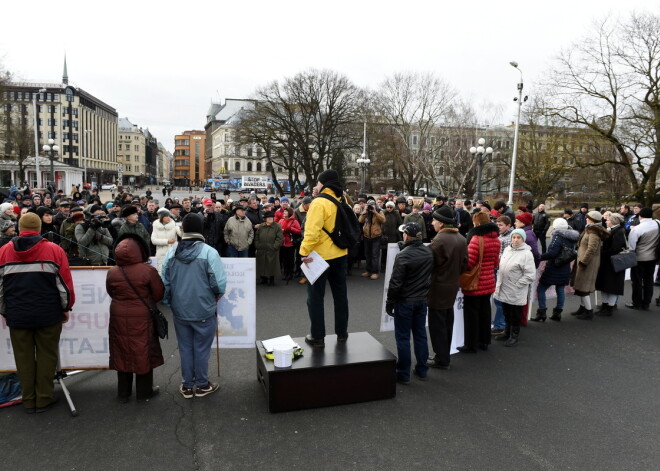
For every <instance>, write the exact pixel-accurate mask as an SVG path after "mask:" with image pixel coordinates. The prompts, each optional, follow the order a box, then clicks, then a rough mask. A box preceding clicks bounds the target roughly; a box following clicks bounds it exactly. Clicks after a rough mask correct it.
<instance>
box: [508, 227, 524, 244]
mask: <svg viewBox="0 0 660 471" xmlns="http://www.w3.org/2000/svg"><path fill="white" fill-rule="evenodd" d="M513 234H518V235H519V236H520V237H522V240H523V242H526V241H527V234H525V231H524V230H522V229H514V230H512V231H511V236H512V237H513Z"/></svg>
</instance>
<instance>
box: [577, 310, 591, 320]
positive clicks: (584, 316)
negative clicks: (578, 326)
mask: <svg viewBox="0 0 660 471" xmlns="http://www.w3.org/2000/svg"><path fill="white" fill-rule="evenodd" d="M576 317H577V318H578V319H580V320H581V321H590V320H592V319H593V318H594V310H593V309H585V310H584V311H582V314H578V315H577V316H576Z"/></svg>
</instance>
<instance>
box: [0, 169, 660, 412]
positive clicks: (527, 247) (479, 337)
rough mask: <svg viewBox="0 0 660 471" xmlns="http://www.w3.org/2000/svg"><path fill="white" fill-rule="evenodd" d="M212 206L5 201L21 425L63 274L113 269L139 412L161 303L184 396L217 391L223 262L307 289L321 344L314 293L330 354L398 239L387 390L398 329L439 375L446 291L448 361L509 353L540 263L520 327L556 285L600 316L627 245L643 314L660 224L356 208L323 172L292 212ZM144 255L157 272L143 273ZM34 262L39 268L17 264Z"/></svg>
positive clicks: (1, 303) (498, 206)
mask: <svg viewBox="0 0 660 471" xmlns="http://www.w3.org/2000/svg"><path fill="white" fill-rule="evenodd" d="M223 196H224V198H216V196H215V194H211V195H210V197H208V198H201V199H194V198H182V199H181V201H179V200H178V199H177V198H167V199H166V200H165V201H163V203H162V205H161V203H160V202H159V201H158V199H157V198H154V196H153V195H152V194H151V192H149V191H147V192H145V193H144V194H141V195H132V194H130V193H126V192H124V193H121V194H119V195H118V196H117V197H116V198H114V199H113V200H112V201H102V200H101V198H100V196H99V194H98V193H97V192H96V190H92V191H91V192H89V193H87V192H85V193H80V192H78V191H72V192H71V194H70V195H65V194H64V193H63V192H62V191H57V192H55V194H53V193H51V192H45V193H41V194H40V193H33V192H30V191H29V190H25V191H23V192H20V191H18V190H17V189H12V192H11V193H10V195H9V196H8V197H6V198H5V199H4V201H3V202H2V203H1V204H0V293H1V295H0V313H1V314H2V315H4V316H5V317H6V318H7V324H8V326H9V328H10V334H11V340H12V345H13V347H14V352H15V359H16V363H17V368H18V372H19V376H20V378H21V382H22V383H23V387H24V394H23V400H24V406H25V407H26V411H27V412H29V413H32V412H42V411H45V410H48V408H49V407H50V406H51V405H52V404H53V403H54V402H55V399H54V397H53V389H52V381H49V380H52V377H50V378H49V380H46V379H45V377H46V376H49V375H48V374H45V373H44V371H50V372H51V373H52V370H53V369H54V368H55V362H56V360H57V351H56V348H57V341H58V340H59V335H60V332H61V324H62V323H64V322H66V321H67V320H68V317H69V311H70V310H71V308H72V306H73V303H74V301H75V294H74V292H73V286H72V281H71V274H70V272H69V267H70V266H107V265H111V266H113V267H112V268H111V269H110V270H109V272H108V277H107V286H106V288H107V291H108V293H109V295H110V297H111V299H112V304H111V308H110V328H109V336H110V339H109V340H110V367H111V368H113V369H115V370H116V371H117V375H118V389H117V391H118V393H117V394H118V398H119V400H120V402H127V401H128V400H129V398H130V396H131V393H132V387H133V380H134V379H135V386H136V397H137V399H138V400H148V399H150V398H151V397H153V396H154V395H155V394H157V393H158V388H157V387H156V386H154V385H153V369H154V368H156V367H157V366H159V365H161V364H163V357H162V352H161V350H160V344H159V341H158V337H157V335H156V330H155V327H154V323H153V321H152V315H153V311H154V310H156V309H157V308H156V305H157V303H158V302H160V301H163V302H165V303H167V304H168V305H170V306H171V308H172V311H173V319H174V327H175V330H176V334H177V341H178V344H179V350H180V355H181V365H182V383H181V386H180V393H181V395H182V396H183V397H184V398H186V399H189V398H192V397H202V396H205V395H208V394H211V393H213V392H215V391H217V390H218V388H219V386H218V384H216V383H212V382H211V381H210V380H209V377H208V359H209V354H210V350H211V345H212V342H213V336H214V334H215V331H216V327H217V319H216V305H217V301H218V300H219V299H220V297H221V296H222V295H223V294H224V291H225V287H226V276H225V274H224V270H223V267H222V263H221V257H254V258H255V259H256V267H257V281H258V282H259V283H261V284H263V285H267V286H272V285H274V284H275V280H276V279H281V280H283V281H285V282H287V283H288V282H289V281H290V280H293V279H294V278H297V279H298V282H299V283H300V284H307V294H308V300H307V306H308V310H309V317H310V334H309V335H307V336H306V339H305V340H306V342H307V343H308V344H309V345H311V346H312V347H323V346H324V345H325V343H324V338H325V336H326V334H325V323H324V312H323V310H324V308H323V306H324V295H325V285H326V283H329V284H330V287H331V290H332V295H333V298H334V304H335V307H334V309H335V313H334V314H335V316H334V317H335V333H336V335H337V342H338V343H342V342H346V341H347V340H348V335H349V334H348V299H347V290H346V277H347V276H349V275H351V274H352V269H354V268H360V267H361V266H362V261H363V260H364V263H365V267H364V272H362V273H361V276H363V277H365V278H369V279H370V280H377V279H379V277H380V275H381V274H382V273H384V271H385V263H386V254H387V246H388V244H389V243H399V246H400V248H401V251H400V253H399V254H398V255H397V257H396V260H395V263H394V268H393V272H392V277H391V279H390V284H389V287H388V293H387V301H386V312H387V313H388V314H390V315H392V316H393V317H394V323H395V337H396V343H397V350H398V361H397V379H398V381H399V382H401V383H404V384H407V383H408V382H410V376H411V368H412V360H411V354H410V337H411V334H412V337H413V340H414V351H415V357H416V365H415V367H414V368H412V373H413V374H414V375H416V376H417V377H418V378H419V379H421V380H424V379H426V378H427V377H428V370H429V368H439V369H448V368H449V366H450V347H451V343H452V332H453V324H454V310H453V309H454V303H455V300H456V297H457V294H458V290H459V288H460V289H461V290H462V293H463V296H464V306H463V315H464V326H465V327H464V328H465V331H464V339H465V340H464V345H462V346H460V347H459V348H458V350H459V351H460V352H462V353H477V351H478V350H482V351H487V350H488V347H489V345H490V344H491V338H494V339H495V340H496V341H502V342H503V343H504V345H505V346H509V347H512V346H515V345H516V344H517V343H518V342H519V338H520V331H521V327H522V326H524V325H526V323H527V319H528V317H530V316H529V315H528V312H527V305H528V300H529V299H530V287H531V286H532V284H533V282H534V281H535V279H536V277H537V269H538V268H539V266H540V265H541V263H542V262H545V263H544V264H543V267H542V268H543V270H542V273H541V275H540V278H539V281H538V285H537V292H536V294H537V297H538V309H537V310H536V312H535V314H534V316H533V317H531V320H532V321H536V322H545V321H546V319H547V318H548V315H547V310H548V302H547V299H546V291H547V290H548V289H549V288H551V287H553V288H554V290H555V292H556V295H557V299H556V304H555V306H554V308H553V309H552V314H551V315H550V316H549V318H550V320H553V321H560V320H561V318H562V312H563V308H564V303H565V294H566V287H567V286H569V285H570V286H571V287H572V288H573V290H574V292H575V295H577V296H579V297H580V308H579V309H578V310H577V311H576V312H573V313H572V315H575V316H576V318H577V319H580V320H591V319H593V318H594V315H598V316H611V315H612V314H613V313H614V311H615V310H616V308H617V303H618V298H619V297H620V296H622V295H623V290H624V273H623V272H622V271H618V270H615V268H614V265H613V264H612V259H611V257H612V256H614V255H618V254H621V253H622V252H624V251H626V250H629V251H632V252H634V253H635V254H636V266H634V267H633V268H632V302H631V303H630V304H628V305H627V306H628V307H629V308H632V309H639V310H647V309H649V307H650V304H651V302H652V297H653V284H654V280H653V274H654V270H655V266H656V263H657V260H658V254H657V252H658V250H657V249H658V245H659V244H658V241H659V240H660V224H658V223H657V222H656V221H654V220H653V214H652V210H651V209H650V208H645V207H642V206H641V205H635V206H634V207H633V209H632V210H631V209H630V207H629V206H627V205H622V206H621V207H620V208H619V211H618V212H612V211H601V210H591V211H590V210H589V208H588V206H587V205H586V204H584V205H582V208H581V209H580V211H579V212H577V213H576V214H573V213H572V211H571V210H569V209H566V210H565V211H564V214H563V217H557V218H555V219H554V220H553V219H552V218H551V217H550V215H549V214H547V213H546V210H545V206H544V205H543V204H540V205H538V207H537V208H531V205H528V206H520V207H518V208H517V210H513V209H512V208H510V207H509V206H508V205H507V204H506V203H505V202H504V201H503V200H498V201H496V202H495V204H493V206H492V208H491V206H490V205H489V203H488V202H486V201H476V202H475V203H474V206H473V205H472V203H471V202H470V201H468V200H465V201H464V200H460V199H448V198H444V197H438V198H436V200H435V201H431V200H426V199H424V200H421V201H419V200H418V201H415V200H414V199H413V198H411V197H408V198H401V197H396V196H395V195H391V194H388V195H383V196H378V197H371V196H368V195H358V197H357V199H356V201H355V202H353V201H352V200H351V199H350V198H348V197H347V196H346V195H345V194H344V192H343V191H342V188H341V185H340V183H339V179H338V175H337V172H335V171H334V170H326V171H325V172H323V173H321V175H320V176H319V179H318V182H317V184H316V186H315V187H314V188H313V190H312V191H311V192H310V193H308V194H307V193H301V194H300V195H298V196H296V197H295V198H291V199H289V198H288V197H281V198H278V197H270V198H268V197H267V196H259V195H257V194H255V193H251V194H246V195H240V196H239V198H238V200H237V201H232V199H231V198H230V197H229V196H230V195H229V194H225V195H223ZM343 203H347V204H349V206H348V207H347V211H348V212H349V213H350V209H351V208H352V210H353V213H354V215H355V223H356V224H358V225H359V229H360V234H361V237H360V238H359V241H358V242H357V243H355V244H352V245H350V246H346V245H345V244H343V243H342V242H341V240H338V239H337V238H336V237H337V232H338V230H337V229H338V228H337V227H336V224H337V221H339V220H340V219H339V218H338V215H339V211H340V208H341V204H343ZM550 228H552V230H551V231H550V232H548V231H549V230H550ZM342 229H345V228H342ZM548 235H549V236H550V242H549V244H547V245H546V239H547V238H548ZM175 244H176V249H175V250H170V249H171V248H173V247H174V246H175ZM313 253H316V254H318V255H319V256H320V257H322V258H323V259H324V260H325V261H326V262H327V263H328V264H329V268H328V269H327V270H326V271H325V272H324V273H323V275H322V276H321V277H320V278H319V279H318V280H317V281H316V282H315V283H314V284H313V285H312V284H310V283H308V282H307V280H306V279H305V278H304V276H303V273H302V271H301V264H308V263H313V261H314V260H313V256H312V254H313ZM153 256H155V257H156V268H154V267H151V266H149V265H148V264H147V263H146V262H147V261H148V260H149V257H153ZM44 260H47V261H48V263H46V264H44V263H42V262H43V261H44ZM37 261H39V263H40V265H39V266H38V269H35V270H33V271H30V270H26V269H23V268H22V267H23V266H30V267H34V266H36V265H38V264H36V262H37ZM34 289H37V290H38V291H39V292H40V293H52V294H53V295H54V296H53V297H52V298H51V299H50V300H46V299H45V298H44V297H38V298H39V299H40V302H42V304H43V306H40V307H39V309H37V310H36V311H34V310H33V309H32V307H30V308H29V309H28V307H27V305H26V299H30V298H29V292H30V291H31V290H34ZM596 290H598V291H600V292H601V299H602V303H601V304H600V306H599V308H598V310H596V311H595V312H594V309H593V306H592V300H591V294H592V293H593V292H594V291H596ZM55 295H56V296H55ZM491 297H492V298H493V300H494V305H495V313H494V316H493V313H492V312H491ZM190 299H194V300H195V302H194V303H192V304H191V303H190ZM183 300H186V301H185V302H184V301H183ZM28 310H29V311H30V312H29V313H28ZM35 312H36V314H35ZM427 315H428V327H429V328H428V332H429V336H430V341H431V346H432V349H433V353H432V354H429V349H428V344H427V334H426V328H425V323H426V318H427ZM35 352H36V353H35ZM47 383H50V384H47Z"/></svg>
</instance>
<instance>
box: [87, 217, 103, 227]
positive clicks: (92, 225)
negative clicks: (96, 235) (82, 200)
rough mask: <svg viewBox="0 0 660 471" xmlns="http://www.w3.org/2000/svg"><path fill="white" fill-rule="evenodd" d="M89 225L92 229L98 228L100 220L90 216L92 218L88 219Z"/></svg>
mask: <svg viewBox="0 0 660 471" xmlns="http://www.w3.org/2000/svg"><path fill="white" fill-rule="evenodd" d="M89 225H90V226H91V227H92V229H98V228H99V227H101V221H99V220H98V218H92V220H91V221H89Z"/></svg>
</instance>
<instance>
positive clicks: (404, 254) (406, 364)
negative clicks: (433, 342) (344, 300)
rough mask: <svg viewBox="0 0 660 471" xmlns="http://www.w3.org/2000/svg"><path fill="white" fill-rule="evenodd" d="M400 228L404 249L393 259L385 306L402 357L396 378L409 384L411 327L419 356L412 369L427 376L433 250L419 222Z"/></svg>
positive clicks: (401, 245)
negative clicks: (429, 300) (427, 302)
mask: <svg viewBox="0 0 660 471" xmlns="http://www.w3.org/2000/svg"><path fill="white" fill-rule="evenodd" d="M399 231H401V232H403V242H399V246H400V247H401V252H399V253H398V254H397V256H396V259H395V260H394V268H393V269H392V276H391V278H390V284H389V287H388V290H387V301H386V304H385V310H386V311H387V313H388V314H389V315H390V316H394V337H395V339H396V349H397V353H398V357H399V359H398V360H397V363H396V376H397V381H398V382H399V383H401V384H408V383H410V368H411V363H412V361H411V357H410V332H411V331H412V335H413V342H414V349H415V358H416V360H417V364H416V365H415V369H414V370H413V373H414V374H415V376H417V377H418V378H419V379H420V380H422V381H425V380H426V379H427V377H428V369H429V367H428V366H427V364H426V362H427V359H428V356H429V348H428V344H427V340H426V311H427V304H426V298H427V296H428V292H429V286H431V271H432V269H433V253H432V252H431V249H429V248H428V247H426V246H425V245H424V244H423V242H422V228H421V227H420V226H419V224H417V223H416V222H409V223H408V224H403V225H401V226H400V227H399Z"/></svg>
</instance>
